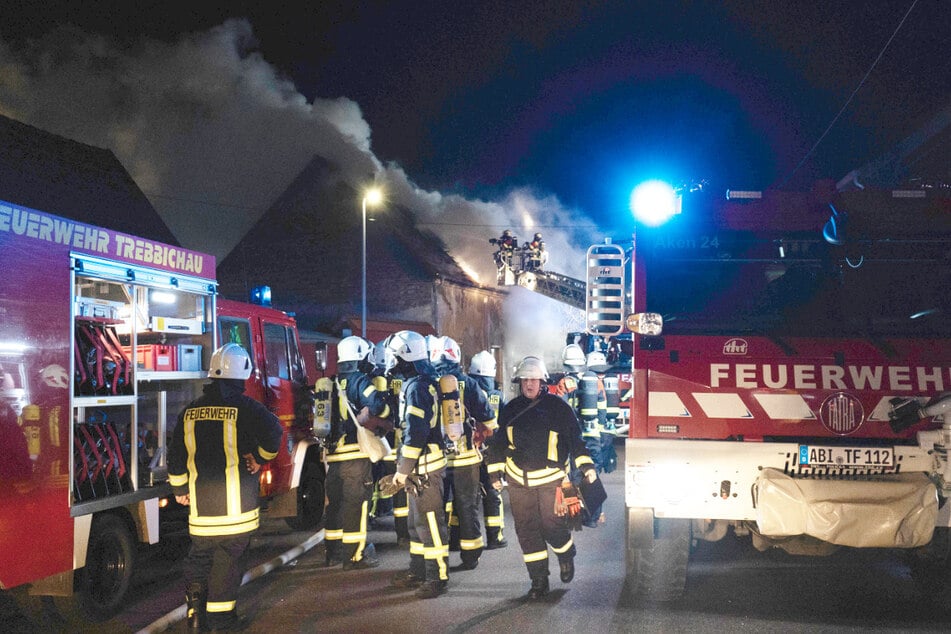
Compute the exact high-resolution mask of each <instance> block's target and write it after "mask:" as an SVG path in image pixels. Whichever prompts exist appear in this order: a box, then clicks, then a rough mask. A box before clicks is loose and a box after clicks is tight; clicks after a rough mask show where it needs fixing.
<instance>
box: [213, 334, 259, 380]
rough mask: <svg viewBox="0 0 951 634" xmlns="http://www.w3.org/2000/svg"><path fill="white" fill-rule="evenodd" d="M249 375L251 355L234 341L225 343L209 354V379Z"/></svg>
mask: <svg viewBox="0 0 951 634" xmlns="http://www.w3.org/2000/svg"><path fill="white" fill-rule="evenodd" d="M249 376H251V357H249V356H248V352H247V351H246V350H245V349H244V348H242V347H241V346H240V345H239V344H236V343H226V344H225V345H223V346H221V347H220V348H218V349H217V350H215V353H214V354H213V355H211V367H209V368H208V378H210V379H241V380H242V381H244V380H246V379H247V378H248V377H249Z"/></svg>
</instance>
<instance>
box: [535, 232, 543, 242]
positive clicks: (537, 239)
mask: <svg viewBox="0 0 951 634" xmlns="http://www.w3.org/2000/svg"><path fill="white" fill-rule="evenodd" d="M541 241H542V234H540V233H536V234H535V242H541Z"/></svg>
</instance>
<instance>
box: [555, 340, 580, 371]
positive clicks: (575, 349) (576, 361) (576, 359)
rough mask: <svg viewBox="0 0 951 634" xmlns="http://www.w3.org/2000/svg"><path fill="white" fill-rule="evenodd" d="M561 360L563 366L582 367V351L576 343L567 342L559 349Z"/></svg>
mask: <svg viewBox="0 0 951 634" xmlns="http://www.w3.org/2000/svg"><path fill="white" fill-rule="evenodd" d="M561 362H562V364H564V365H565V367H569V368H572V367H573V368H582V367H584V365H585V359H584V351H583V350H582V349H581V346H579V345H578V344H576V343H569V344H568V345H567V346H565V349H564V350H562V351H561Z"/></svg>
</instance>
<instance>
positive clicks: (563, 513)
mask: <svg viewBox="0 0 951 634" xmlns="http://www.w3.org/2000/svg"><path fill="white" fill-rule="evenodd" d="M547 379H548V372H547V371H546V369H545V363H544V362H543V361H542V360H541V359H539V358H538V357H533V356H529V357H525V358H524V359H522V361H521V362H520V363H519V364H518V367H517V368H516V370H515V378H514V380H515V381H517V382H518V383H519V391H520V394H519V396H517V397H516V398H514V399H512V400H511V401H509V402H508V403H506V405H505V406H504V407H503V408H502V411H501V413H500V414H499V431H498V433H496V434H495V436H494V437H493V439H492V448H491V451H490V456H491V463H490V465H489V473H490V475H491V477H492V481H493V486H495V487H496V488H498V489H501V479H500V478H501V475H502V474H503V473H504V474H505V478H506V480H507V481H508V491H509V502H510V503H511V505H512V516H513V517H514V518H515V534H516V535H517V536H518V543H519V546H520V547H521V549H522V558H523V560H524V561H525V566H526V568H527V569H528V575H529V577H530V578H531V581H532V585H531V589H530V590H529V591H528V598H529V599H530V600H538V599H541V598H542V597H544V596H545V595H546V594H548V590H549V583H548V575H549V570H548V548H549V546H550V547H551V550H552V551H553V552H554V553H555V555H556V556H557V557H558V567H559V572H560V578H561V581H562V582H563V583H568V582H570V581H571V580H572V579H573V578H574V574H575V566H574V557H575V552H576V550H575V545H574V542H573V541H572V539H571V529H570V528H569V526H568V523H567V520H568V516H570V515H577V514H578V513H580V501H579V500H578V497H577V494H576V492H575V493H574V494H572V495H571V496H569V497H566V496H565V495H564V491H566V490H570V483H569V481H568V464H569V460H574V462H575V465H577V467H578V468H579V469H581V470H582V471H584V477H585V479H586V480H587V481H588V482H590V483H593V482H594V481H595V480H597V473H596V472H595V468H594V464H593V462H592V460H591V457H590V456H589V455H588V452H587V450H586V449H585V446H584V442H583V441H582V439H581V434H580V433H579V431H578V423H577V419H576V418H575V414H574V412H573V411H571V408H570V407H569V406H568V405H567V404H566V403H565V402H564V401H563V400H561V399H560V398H558V397H557V396H555V395H553V394H548V393H547V386H546V384H545V381H546V380H547Z"/></svg>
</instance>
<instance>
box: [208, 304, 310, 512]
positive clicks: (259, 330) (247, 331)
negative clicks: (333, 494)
mask: <svg viewBox="0 0 951 634" xmlns="http://www.w3.org/2000/svg"><path fill="white" fill-rule="evenodd" d="M217 330H218V332H217V334H218V342H219V345H224V344H226V343H237V344H238V345H240V346H241V347H243V348H244V349H245V350H246V351H247V352H248V355H249V356H250V357H251V361H252V365H253V367H254V370H253V372H252V373H251V376H250V377H249V378H248V380H247V382H246V386H245V393H246V394H247V395H248V396H250V397H251V398H253V399H255V400H257V401H259V402H261V403H264V404H265V405H266V406H267V407H268V409H270V410H271V411H272V412H273V413H274V414H275V415H276V416H277V417H278V419H279V420H280V421H281V426H282V427H283V429H284V438H283V442H282V443H281V447H280V450H279V451H278V455H277V457H275V459H274V460H272V461H271V462H269V463H267V464H265V465H263V466H262V468H261V472H260V480H261V488H260V495H261V501H262V505H263V509H264V512H265V513H267V515H268V516H270V517H283V518H285V519H286V522H287V524H288V525H289V526H290V527H291V528H293V529H295V530H308V529H313V528H315V527H316V526H317V525H318V524H319V523H320V521H321V520H322V519H323V513H324V480H325V475H326V474H325V470H324V465H323V462H322V461H321V459H320V446H319V442H318V440H317V437H316V436H315V434H314V428H313V425H314V416H313V412H314V392H313V389H312V386H310V385H308V382H307V371H306V368H305V362H304V359H303V356H302V355H301V346H300V338H299V335H298V331H297V323H296V321H295V320H294V318H293V317H292V316H291V315H289V314H287V313H285V312H284V311H281V310H278V309H276V308H273V307H272V306H271V301H270V289H269V288H268V287H257V288H255V289H254V291H253V292H252V294H251V302H250V303H246V302H238V301H233V300H227V299H219V300H218V303H217Z"/></svg>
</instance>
